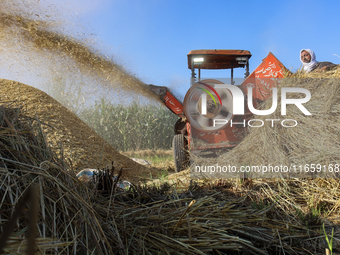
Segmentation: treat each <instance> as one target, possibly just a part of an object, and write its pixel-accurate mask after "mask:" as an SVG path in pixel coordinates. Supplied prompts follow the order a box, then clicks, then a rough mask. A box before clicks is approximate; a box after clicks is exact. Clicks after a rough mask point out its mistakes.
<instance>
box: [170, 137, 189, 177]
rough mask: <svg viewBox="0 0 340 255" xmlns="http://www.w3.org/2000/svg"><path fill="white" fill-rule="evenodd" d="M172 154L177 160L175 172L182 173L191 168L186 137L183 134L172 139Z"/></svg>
mask: <svg viewBox="0 0 340 255" xmlns="http://www.w3.org/2000/svg"><path fill="white" fill-rule="evenodd" d="M172 152H173V155H174V160H175V171H176V172H180V171H183V170H184V169H186V168H187V167H188V166H189V156H188V153H187V145H186V141H185V137H184V135H182V134H178V135H175V136H174V138H173V139H172Z"/></svg>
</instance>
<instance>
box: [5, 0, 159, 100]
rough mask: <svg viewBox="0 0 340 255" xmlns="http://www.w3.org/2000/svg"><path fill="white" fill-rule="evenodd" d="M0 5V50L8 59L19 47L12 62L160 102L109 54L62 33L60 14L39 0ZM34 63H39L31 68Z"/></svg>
mask: <svg viewBox="0 0 340 255" xmlns="http://www.w3.org/2000/svg"><path fill="white" fill-rule="evenodd" d="M0 5H1V6H0V52H6V53H7V54H8V55H9V56H10V58H12V56H13V57H14V55H18V54H17V52H18V49H20V56H19V57H17V58H16V62H22V61H24V60H26V61H28V62H29V64H28V65H29V66H30V67H31V68H33V69H35V70H38V69H39V70H40V69H41V68H42V66H43V68H44V69H46V73H44V74H43V75H41V74H40V76H48V73H53V75H56V74H59V78H60V76H61V77H62V79H63V80H65V79H67V78H70V79H75V77H79V80H82V82H83V83H84V84H85V83H86V84H87V86H89V87H96V88H102V89H106V90H107V89H109V90H115V91H125V92H128V93H131V94H134V95H142V96H143V97H145V98H147V99H149V100H151V101H158V102H160V103H161V101H160V100H159V99H158V97H157V96H156V95H154V94H153V93H152V92H150V91H149V90H148V88H147V85H145V84H144V83H143V82H142V81H141V80H140V79H138V78H137V77H135V76H134V75H132V74H130V73H129V72H128V71H126V70H125V69H124V68H123V67H122V66H121V65H120V64H118V63H116V62H115V60H113V59H112V57H110V56H106V55H105V54H104V53H103V52H100V51H98V50H96V49H95V48H94V47H93V45H91V44H90V43H88V42H86V41H83V40H82V39H81V38H79V37H77V36H72V35H69V34H68V33H66V32H67V28H65V27H63V26H64V25H65V24H64V23H63V21H60V15H58V14H55V16H53V10H51V9H48V10H44V7H43V5H42V4H40V3H39V1H36V2H34V3H33V2H29V1H28V2H27V3H24V1H23V2H20V3H19V2H18V3H15V2H13V1H7V0H0ZM45 8H46V7H45ZM51 12H52V14H51ZM58 19H59V20H58ZM65 30H66V32H65ZM37 62H40V63H39V64H40V66H39V65H38V67H35V68H34V66H36V65H37ZM41 62H43V63H41ZM18 64H20V63H18ZM47 70H48V71H47ZM17 72H19V71H17ZM40 73H41V70H40ZM65 76H67V77H66V78H65ZM84 77H86V78H84ZM38 78H39V77H37V79H38ZM40 78H41V77H40ZM45 78H46V77H45Z"/></svg>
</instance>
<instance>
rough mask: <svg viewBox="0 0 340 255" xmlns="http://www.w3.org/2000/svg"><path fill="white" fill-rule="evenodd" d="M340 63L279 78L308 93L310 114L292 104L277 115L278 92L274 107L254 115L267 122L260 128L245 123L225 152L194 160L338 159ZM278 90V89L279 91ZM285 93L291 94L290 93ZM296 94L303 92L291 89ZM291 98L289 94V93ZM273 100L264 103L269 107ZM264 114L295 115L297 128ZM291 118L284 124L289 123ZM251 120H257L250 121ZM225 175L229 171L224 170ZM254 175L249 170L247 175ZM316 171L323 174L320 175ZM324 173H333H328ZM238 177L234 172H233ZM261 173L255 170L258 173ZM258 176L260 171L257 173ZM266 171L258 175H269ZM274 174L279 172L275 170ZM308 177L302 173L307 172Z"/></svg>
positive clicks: (297, 162) (288, 162)
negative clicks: (243, 131)
mask: <svg viewBox="0 0 340 255" xmlns="http://www.w3.org/2000/svg"><path fill="white" fill-rule="evenodd" d="M339 78H340V68H338V69H336V70H333V71H329V72H326V73H311V74H304V73H300V72H298V73H296V74H294V75H292V76H290V77H287V78H285V79H283V80H282V82H281V84H280V86H281V87H301V88H305V89H308V90H309V91H310V92H311V100H310V101H309V102H307V103H305V104H303V105H304V106H305V108H306V109H307V110H308V111H309V112H310V113H311V114H312V116H305V115H304V114H303V113H302V112H301V111H300V110H299V109H298V108H297V107H296V106H295V105H288V106H287V115H286V116H282V115H281V100H280V98H281V95H280V93H278V108H277V110H276V111H275V112H274V113H273V114H271V115H266V116H256V115H255V116H254V117H253V118H254V119H259V120H263V122H264V123H265V124H264V125H263V126H262V127H260V128H256V127H254V128H249V130H248V133H247V135H246V137H245V139H244V140H243V141H242V142H241V143H240V144H239V145H238V146H236V147H235V148H234V149H232V150H231V151H229V152H228V153H226V154H223V155H221V156H219V157H218V158H215V159H212V161H209V160H208V159H197V164H198V165H200V163H202V165H209V164H210V163H211V164H215V163H218V164H219V165H220V166H221V165H231V166H237V167H240V166H261V165H267V166H268V165H271V166H281V165H283V166H288V167H290V166H296V167H297V169H298V170H299V169H300V168H299V166H302V167H304V166H305V164H315V165H316V164H320V165H322V166H326V169H327V168H328V166H330V164H333V166H334V165H335V164H340V125H339V118H340V79H339ZM279 92H280V90H279ZM288 96H289V94H288ZM292 96H294V97H295V98H297V97H299V96H302V97H304V95H301V94H296V93H295V94H293V95H292ZM290 98H292V97H290ZM271 105H272V99H271V98H270V99H268V100H266V101H265V102H264V104H263V109H269V108H270V107H271ZM266 119H278V120H281V121H282V120H283V119H293V120H296V121H297V123H298V124H297V126H296V127H289V128H287V127H283V126H282V125H281V124H280V122H281V121H276V122H275V123H274V127H272V126H271V122H270V121H265V120H266ZM293 124H294V123H293V122H291V123H286V125H293ZM254 125H259V122H258V123H256V124H255V123H254ZM227 175H228V174H227ZM227 175H226V174H224V173H222V174H217V173H216V174H214V177H221V178H230V177H232V176H231V175H230V176H229V175H228V176H227ZM252 176H253V177H254V175H252V174H250V175H249V176H248V177H252ZM319 176H326V175H323V173H322V174H320V175H319ZM328 176H333V175H332V174H330V173H328ZM234 177H237V176H234ZM257 177H259V175H257ZM260 177H261V176H260ZM269 177H270V175H269V174H268V173H265V174H263V176H262V178H269ZM275 177H278V175H277V174H275ZM305 177H306V175H305Z"/></svg>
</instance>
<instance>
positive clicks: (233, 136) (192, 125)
mask: <svg viewBox="0 0 340 255" xmlns="http://www.w3.org/2000/svg"><path fill="white" fill-rule="evenodd" d="M187 56H188V68H189V69H190V70H191V79H190V89H189V90H188V92H187V93H186V95H185V98H184V101H183V104H182V103H180V101H179V100H178V99H177V98H176V97H175V96H173V95H172V94H171V92H170V90H169V89H168V88H167V87H161V86H155V85H149V86H150V89H151V90H152V91H153V92H155V93H156V94H157V95H158V96H159V97H160V98H161V100H162V101H163V102H164V103H165V105H166V107H167V108H169V109H170V110H171V111H172V112H173V113H174V114H176V115H177V116H178V117H179V119H178V121H177V122H176V123H175V127H174V132H175V135H174V137H173V144H172V145H173V155H174V160H175V170H176V172H180V171H182V170H184V169H186V168H187V167H188V166H189V164H190V155H191V154H196V155H199V156H201V157H214V156H216V155H219V154H221V153H225V152H226V151H228V150H230V149H232V148H234V147H235V146H237V145H238V144H239V143H240V142H241V141H242V139H243V137H244V134H245V129H246V127H245V125H241V124H242V123H244V124H245V123H247V121H249V120H251V118H252V116H253V114H252V113H251V112H250V111H249V109H248V105H247V104H246V103H244V114H243V115H237V114H234V111H235V109H233V103H232V102H233V97H234V93H231V90H232V89H233V86H236V87H237V88H238V89H239V90H240V91H242V92H243V95H245V96H244V102H246V97H247V96H246V95H247V90H248V88H252V102H253V106H254V107H255V108H256V107H258V106H259V104H260V103H261V102H263V101H264V100H266V99H267V98H269V97H270V96H271V89H272V88H273V87H275V86H276V79H277V78H283V77H284V73H285V72H286V71H287V69H286V68H285V67H284V66H283V64H282V63H281V62H280V61H279V60H278V59H277V58H276V57H275V56H274V55H273V54H272V53H271V52H270V53H269V54H268V55H267V57H266V58H264V59H263V60H262V63H261V64H260V65H259V66H258V67H257V68H256V69H255V70H254V71H253V72H252V73H251V74H250V73H249V59H250V58H251V56H252V55H251V53H250V52H249V51H247V50H217V49H214V50H192V51H190V52H189V54H188V55H187ZM235 68H245V73H244V78H242V79H241V80H240V79H235V78H234V69H235ZM224 69H230V77H229V78H223V79H221V78H218V79H201V71H202V70H224ZM223 84H228V86H229V89H223V88H222V87H223ZM230 86H232V87H230ZM216 119H218V120H225V121H222V122H221V123H217V122H216ZM231 123H235V125H232V124H231ZM236 124H237V125H236Z"/></svg>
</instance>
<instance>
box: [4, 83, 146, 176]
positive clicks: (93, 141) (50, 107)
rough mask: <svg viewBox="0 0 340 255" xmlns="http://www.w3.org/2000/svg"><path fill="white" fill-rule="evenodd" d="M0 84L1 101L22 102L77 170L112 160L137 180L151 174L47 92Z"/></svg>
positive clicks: (54, 145) (55, 147)
mask: <svg viewBox="0 0 340 255" xmlns="http://www.w3.org/2000/svg"><path fill="white" fill-rule="evenodd" d="M0 86H1V90H0V101H1V102H18V103H19V104H23V107H24V109H25V110H26V111H27V114H28V115H29V116H30V117H32V118H33V119H35V118H37V117H38V118H39V120H40V121H41V123H44V124H43V125H42V129H43V131H44V132H45V134H46V140H47V142H48V143H49V145H50V146H51V147H52V149H53V150H54V151H55V152H56V153H57V155H59V156H62V157H63V158H64V161H65V162H67V163H68V164H69V165H70V166H71V168H72V169H73V170H74V171H79V170H81V169H83V168H97V169H99V168H103V167H106V166H107V165H110V164H111V162H112V161H113V162H114V165H115V166H116V167H118V168H121V167H122V168H125V170H124V172H123V176H122V178H123V179H127V180H130V181H134V182H137V181H139V180H141V179H142V178H144V177H146V176H147V175H148V176H149V173H150V171H151V170H152V169H147V168H144V167H143V166H141V165H139V164H137V163H135V162H134V161H132V160H131V159H129V158H127V157H125V156H123V155H121V154H119V153H118V152H117V151H116V150H115V149H114V148H113V147H112V146H111V145H110V144H108V143H107V142H106V141H105V140H104V139H103V138H101V137H100V136H99V135H97V133H96V132H95V131H93V130H92V129H91V128H90V127H88V126H87V125H86V124H85V123H84V122H83V121H82V120H81V119H79V118H78V117H77V116H76V115H75V114H73V113H72V112H71V111H69V110H68V109H67V108H65V107H64V106H62V105H61V104H60V103H58V102H57V101H56V100H54V99H53V98H51V97H50V96H48V95H47V94H46V93H44V92H42V91H40V90H38V89H36V88H33V87H31V86H28V85H25V84H22V83H18V82H15V81H9V80H0ZM148 176H147V177H148Z"/></svg>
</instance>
